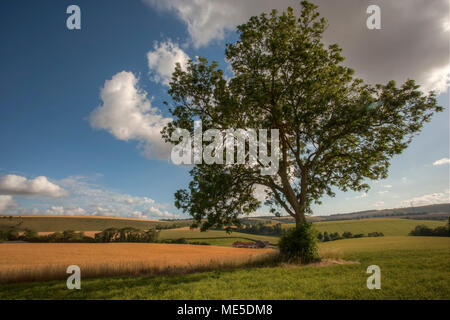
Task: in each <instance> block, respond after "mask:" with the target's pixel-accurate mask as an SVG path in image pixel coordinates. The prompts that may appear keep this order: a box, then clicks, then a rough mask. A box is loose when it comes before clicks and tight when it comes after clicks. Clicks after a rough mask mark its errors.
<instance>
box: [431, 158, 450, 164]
mask: <svg viewBox="0 0 450 320" xmlns="http://www.w3.org/2000/svg"><path fill="white" fill-rule="evenodd" d="M449 163H450V159H449V158H442V159H440V160H437V161H435V162H433V166H442V165H444V164H449Z"/></svg>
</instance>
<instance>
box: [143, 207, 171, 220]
mask: <svg viewBox="0 0 450 320" xmlns="http://www.w3.org/2000/svg"><path fill="white" fill-rule="evenodd" d="M148 215H149V216H152V217H158V218H171V219H173V218H177V217H178V215H176V214H173V213H170V212H168V211H162V210H160V209H158V208H155V207H150V208H149V209H148Z"/></svg>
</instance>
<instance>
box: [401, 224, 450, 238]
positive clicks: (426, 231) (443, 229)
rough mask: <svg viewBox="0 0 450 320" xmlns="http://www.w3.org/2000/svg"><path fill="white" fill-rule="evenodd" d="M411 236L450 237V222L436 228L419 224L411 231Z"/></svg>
mask: <svg viewBox="0 0 450 320" xmlns="http://www.w3.org/2000/svg"><path fill="white" fill-rule="evenodd" d="M409 235H410V236H428V237H450V230H449V224H447V225H445V226H439V227H436V228H434V229H432V228H430V227H427V226H425V225H423V224H421V225H418V226H416V227H415V228H414V230H412V231H411V232H410V233H409Z"/></svg>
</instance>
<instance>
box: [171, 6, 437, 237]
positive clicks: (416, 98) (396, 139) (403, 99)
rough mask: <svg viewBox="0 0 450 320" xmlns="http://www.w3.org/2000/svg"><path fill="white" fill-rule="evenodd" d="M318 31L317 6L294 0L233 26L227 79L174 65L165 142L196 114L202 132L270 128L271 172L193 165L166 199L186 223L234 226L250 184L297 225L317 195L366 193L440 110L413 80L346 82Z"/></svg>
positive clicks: (254, 202) (348, 76) (192, 65)
mask: <svg viewBox="0 0 450 320" xmlns="http://www.w3.org/2000/svg"><path fill="white" fill-rule="evenodd" d="M326 28H327V21H326V19H325V18H323V17H321V16H320V14H319V12H318V7H317V6H316V5H314V4H311V3H309V2H307V1H302V2H301V13H300V16H296V15H295V14H294V10H293V9H292V8H289V9H287V11H286V12H282V13H281V14H280V13H278V12H277V11H276V10H273V11H272V12H271V13H270V14H261V15H260V16H255V17H252V18H250V20H249V21H248V22H246V23H244V24H242V25H240V26H238V27H237V32H238V35H239V40H238V41H236V42H235V43H231V44H227V46H226V50H225V57H226V60H227V61H228V62H229V64H230V67H231V69H232V71H233V76H232V77H231V78H226V77H225V76H224V72H223V71H222V70H221V69H219V65H218V63H217V62H214V61H213V62H211V63H209V62H208V61H207V59H205V58H201V57H200V58H197V59H196V60H195V61H194V60H190V61H189V62H188V64H187V67H186V68H182V67H181V66H180V65H177V67H176V68H175V71H174V73H173V76H172V81H171V83H170V89H169V94H170V96H171V98H172V102H171V103H167V105H168V106H169V109H170V112H171V113H172V115H173V116H174V121H173V122H172V123H170V124H169V125H168V126H167V127H166V128H164V130H163V131H162V133H163V136H164V137H165V138H166V140H167V141H170V136H171V134H172V133H173V132H174V130H176V129H177V128H181V129H187V130H188V131H189V132H190V133H193V132H194V122H195V121H196V120H201V121H202V125H203V128H204V129H210V128H216V129H220V130H225V129H237V128H243V129H246V128H255V129H278V130H279V141H280V142H279V151H280V159H279V167H278V171H277V173H276V174H275V175H262V174H261V172H260V169H261V166H262V164H261V163H256V164H251V163H248V162H247V163H245V164H235V165H227V164H212V165H208V164H205V163H202V164H196V165H195V166H194V167H193V168H192V170H191V171H190V174H191V176H192V181H191V182H190V184H189V188H188V190H179V191H177V192H176V194H175V197H176V201H175V205H176V206H177V207H178V208H179V209H182V210H183V211H184V212H187V213H189V214H190V215H191V216H192V217H193V218H194V220H195V221H196V223H195V225H200V226H201V227H202V229H203V230H205V229H208V228H210V227H222V226H224V227H226V228H229V227H230V226H232V225H233V224H238V223H239V222H238V216H240V215H245V214H249V213H251V212H254V211H255V210H256V209H257V208H258V207H259V206H260V205H261V202H260V201H259V200H258V199H257V198H256V197H255V195H254V190H255V187H257V186H263V187H264V188H265V189H266V190H268V192H267V194H266V200H265V204H266V205H268V206H269V207H270V208H271V212H272V213H274V214H277V215H279V214H280V213H281V212H282V211H284V212H286V213H287V214H289V215H291V216H292V217H294V218H295V220H296V222H297V224H299V223H301V222H303V221H305V215H307V214H310V213H311V205H312V204H314V203H315V204H320V203H321V198H322V197H323V196H324V195H328V196H334V190H337V189H339V190H343V191H347V190H353V191H367V190H368V189H369V185H368V184H367V181H368V180H370V179H371V180H376V179H383V178H386V177H387V175H388V168H389V162H390V160H391V159H392V158H393V156H394V155H396V154H400V153H401V152H402V151H403V150H404V149H405V148H406V147H407V146H408V144H409V143H410V142H411V140H412V138H413V137H414V135H415V134H416V133H418V132H419V131H420V130H421V128H422V126H423V124H424V123H425V122H428V121H430V119H431V117H432V115H433V114H434V113H435V112H438V111H442V107H440V106H437V103H436V98H435V94H434V93H433V92H430V93H429V94H427V95H425V94H423V93H422V92H421V91H420V90H419V86H418V85H416V84H415V82H414V81H413V80H408V81H406V82H405V83H404V84H402V85H401V86H400V87H397V86H396V83H395V82H394V81H389V82H387V83H386V84H377V85H371V84H368V83H365V82H364V81H363V80H362V79H358V78H355V77H354V71H353V70H352V69H351V68H348V67H346V66H344V65H343V64H342V62H343V61H344V58H343V57H342V55H341V51H342V50H341V48H340V47H339V46H338V45H337V44H333V45H329V46H325V45H324V43H323V42H322V35H323V33H324V31H325V29H326ZM172 143H175V144H177V142H172ZM246 157H248V153H247V154H246Z"/></svg>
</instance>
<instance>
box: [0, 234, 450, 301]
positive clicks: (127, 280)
mask: <svg viewBox="0 0 450 320" xmlns="http://www.w3.org/2000/svg"><path fill="white" fill-rule="evenodd" d="M201 247H202V248H205V247H208V246H201ZM320 249H321V252H322V253H323V254H324V255H326V256H328V257H330V258H333V257H334V258H337V257H340V258H343V259H346V260H351V261H358V262H359V264H345V265H340V264H335V265H328V266H323V267H318V266H314V265H309V266H297V265H283V264H281V265H277V266H275V267H274V266H269V267H259V268H256V267H250V268H239V269H232V268H231V269H217V270H216V271H209V272H201V273H193V274H182V275H164V276H161V275H159V276H156V275H153V276H145V277H130V276H128V277H110V278H101V279H86V280H82V284H81V287H82V288H81V290H68V289H67V288H66V287H65V281H51V282H42V283H22V284H7V285H0V299H55V298H58V299H258V300H259V299H450V240H449V238H440V237H405V236H400V237H381V238H361V239H348V240H338V241H333V242H327V243H321V245H320ZM245 250H247V249H245ZM372 264H375V265H378V266H380V268H381V290H369V289H367V287H366V280H367V277H368V276H369V275H368V274H367V273H366V269H367V267H368V266H369V265H372Z"/></svg>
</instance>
